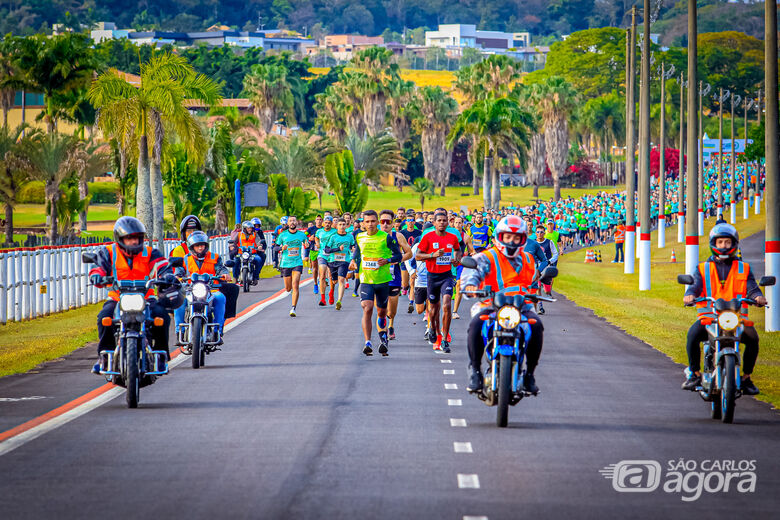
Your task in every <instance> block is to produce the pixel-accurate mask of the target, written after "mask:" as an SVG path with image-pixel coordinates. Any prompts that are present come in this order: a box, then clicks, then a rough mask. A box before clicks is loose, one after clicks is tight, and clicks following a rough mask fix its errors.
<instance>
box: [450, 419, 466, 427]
mask: <svg viewBox="0 0 780 520" xmlns="http://www.w3.org/2000/svg"><path fill="white" fill-rule="evenodd" d="M450 426H452V427H453V428H457V427H460V428H465V427H466V419H450Z"/></svg>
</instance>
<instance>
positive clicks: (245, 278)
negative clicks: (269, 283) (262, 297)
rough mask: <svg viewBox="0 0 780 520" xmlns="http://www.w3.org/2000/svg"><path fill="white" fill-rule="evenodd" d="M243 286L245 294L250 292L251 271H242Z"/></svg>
mask: <svg viewBox="0 0 780 520" xmlns="http://www.w3.org/2000/svg"><path fill="white" fill-rule="evenodd" d="M241 284H242V285H243V286H244V292H249V269H244V270H243V271H241Z"/></svg>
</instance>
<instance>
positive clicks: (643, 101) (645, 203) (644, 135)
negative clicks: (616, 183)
mask: <svg viewBox="0 0 780 520" xmlns="http://www.w3.org/2000/svg"><path fill="white" fill-rule="evenodd" d="M641 78H642V79H641V81H642V84H641V85H640V88H639V290H640V291H649V290H650V0H644V12H643V20H642V72H641Z"/></svg>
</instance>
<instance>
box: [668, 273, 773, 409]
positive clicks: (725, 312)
mask: <svg viewBox="0 0 780 520" xmlns="http://www.w3.org/2000/svg"><path fill="white" fill-rule="evenodd" d="M693 281H694V280H693V276H691V275H689V274H681V275H678V276H677V283H679V284H682V285H693ZM774 284H775V277H774V276H763V277H761V280H759V282H758V285H759V286H761V287H766V286H769V285H774ZM697 303H709V304H710V305H711V306H712V314H711V316H703V317H701V318H700V320H701V323H702V325H704V328H705V329H707V337H708V339H707V341H706V342H704V365H703V368H702V374H701V386H700V387H699V388H697V390H698V392H699V395H700V396H701V398H702V399H704V400H705V401H708V402H709V403H710V408H711V417H712V418H713V419H720V420H721V421H723V422H724V423H731V422H734V410H735V408H736V401H737V399H738V398H740V397H742V391H741V390H740V387H741V386H742V378H741V376H740V371H739V366H740V365H741V357H740V354H739V346H740V343H741V339H742V333H743V332H744V330H745V325H752V323H751V322H747V320H745V319H744V318H743V317H742V316H741V315H740V312H742V306H743V305H755V306H760V305H759V304H758V303H757V302H756V301H755V300H752V299H750V298H742V297H741V296H737V297H736V298H733V299H731V300H726V299H724V298H712V297H709V296H703V297H700V298H696V299H695V300H694V301H693V303H691V304H686V306H687V307H690V306H693V305H696V304H697ZM685 371H686V376H690V368H686V369H685Z"/></svg>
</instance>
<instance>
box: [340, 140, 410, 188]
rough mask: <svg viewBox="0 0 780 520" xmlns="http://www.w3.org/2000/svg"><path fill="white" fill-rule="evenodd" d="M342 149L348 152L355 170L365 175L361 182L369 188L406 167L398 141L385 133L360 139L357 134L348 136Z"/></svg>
mask: <svg viewBox="0 0 780 520" xmlns="http://www.w3.org/2000/svg"><path fill="white" fill-rule="evenodd" d="M344 148H346V149H347V150H349V151H350V156H351V157H352V158H353V160H354V161H355V169H356V170H359V171H363V172H364V173H365V176H364V178H363V182H366V183H367V184H369V185H371V186H378V185H379V184H380V183H382V181H383V180H384V179H387V178H388V177H389V176H391V175H395V174H396V173H397V172H398V171H400V170H402V169H403V168H404V167H405V166H406V159H404V157H403V155H402V154H401V149H400V148H399V147H398V141H396V140H395V139H394V138H393V136H391V135H389V134H387V133H382V134H379V135H375V136H371V135H366V136H364V137H362V138H361V137H358V136H357V134H349V135H347V138H346V139H345V141H344Z"/></svg>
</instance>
